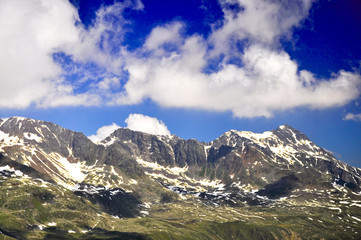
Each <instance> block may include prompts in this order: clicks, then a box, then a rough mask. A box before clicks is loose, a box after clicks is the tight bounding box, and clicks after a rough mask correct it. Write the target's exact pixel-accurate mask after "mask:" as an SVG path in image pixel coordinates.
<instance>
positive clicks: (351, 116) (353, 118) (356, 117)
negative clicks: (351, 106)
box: [343, 113, 361, 121]
mask: <svg viewBox="0 0 361 240" xmlns="http://www.w3.org/2000/svg"><path fill="white" fill-rule="evenodd" d="M343 120H351V121H361V113H359V114H354V113H347V114H346V116H345V117H344V118H343Z"/></svg>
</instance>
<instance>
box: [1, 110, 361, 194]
mask: <svg viewBox="0 0 361 240" xmlns="http://www.w3.org/2000/svg"><path fill="white" fill-rule="evenodd" d="M0 151H1V152H2V154H3V155H5V156H6V157H8V158H9V159H12V160H14V161H16V162H18V163H21V164H23V165H26V166H28V167H31V168H33V169H35V170H36V171H38V172H39V173H42V174H45V175H48V176H49V177H50V178H52V179H53V180H54V181H55V182H57V183H59V184H62V185H64V186H66V187H68V188H71V187H72V186H74V185H75V184H80V183H84V184H93V185H103V186H105V187H107V188H114V187H125V186H131V185H132V183H135V182H137V183H138V180H139V181H143V180H144V179H149V177H150V178H151V179H153V180H154V179H156V180H157V181H159V182H161V183H162V184H163V185H166V186H173V187H178V188H182V189H183V190H184V191H193V190H195V189H198V190H197V191H200V192H204V191H205V192H206V191H213V190H215V189H217V188H222V189H224V188H232V189H233V188H238V189H239V190H258V189H262V188H265V187H266V188H267V189H268V188H270V187H271V186H273V185H274V184H276V185H277V183H280V182H281V183H282V184H281V185H285V184H286V185H287V186H288V188H294V187H295V186H297V187H305V186H322V187H331V186H332V184H339V185H342V186H344V187H347V188H349V189H350V190H352V191H355V192H359V191H360V183H361V170H360V169H358V168H353V167H350V166H348V165H347V164H345V163H343V162H341V161H338V160H337V159H336V158H335V157H334V156H333V155H332V154H331V153H329V152H328V151H326V150H324V149H323V148H321V147H319V146H317V145H316V144H314V143H313V142H311V141H310V140H309V139H308V138H307V137H306V136H305V135H304V134H303V133H301V132H300V131H298V130H296V129H294V128H292V127H290V126H288V125H282V126H280V127H279V128H277V129H276V130H273V131H268V132H264V133H261V134H256V133H252V132H246V131H236V130H231V131H229V132H226V133H225V134H223V135H222V136H220V137H219V138H217V139H215V140H214V141H212V142H210V143H204V142H198V141H196V140H193V139H191V140H184V139H181V138H179V137H177V136H175V135H173V136H156V135H150V134H146V133H141V132H136V131H132V130H129V129H124V128H120V129H118V130H116V131H115V132H114V133H112V134H111V135H110V136H109V137H107V138H106V139H104V140H103V141H102V142H99V143H98V144H94V143H93V142H92V141H90V140H89V139H88V138H87V137H86V136H84V135H83V134H82V133H78V132H73V131H71V130H68V129H64V128H62V127H60V126H57V125H55V124H53V123H50V122H44V121H37V120H32V119H26V118H20V117H13V118H9V119H1V120H0ZM289 181H290V184H288V182H289ZM291 182H292V183H291ZM278 185H279V184H278ZM289 190H291V189H289ZM266 192H267V191H266V190H263V191H262V193H263V194H266ZM280 192H282V191H280ZM286 192H287V191H285V194H286ZM266 195H267V194H266ZM277 196H278V195H277Z"/></svg>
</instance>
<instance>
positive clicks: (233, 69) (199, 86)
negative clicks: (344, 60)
mask: <svg viewBox="0 0 361 240" xmlns="http://www.w3.org/2000/svg"><path fill="white" fill-rule="evenodd" d="M219 2H220V5H221V7H222V10H223V12H224V19H222V20H221V24H220V25H217V27H215V26H214V27H213V29H212V31H211V33H210V35H209V36H208V37H203V36H201V35H197V34H193V35H191V36H187V35H186V34H185V33H186V31H185V30H184V29H185V28H186V25H185V23H182V22H179V21H176V22H170V23H165V24H163V25H161V26H156V27H155V28H154V29H152V31H151V32H150V33H149V35H148V36H147V37H146V39H145V41H144V44H143V45H142V46H140V47H139V48H138V49H135V50H132V51H129V50H128V48H127V46H126V45H125V44H124V36H125V34H126V30H125V28H124V25H125V24H127V23H129V20H126V19H124V18H123V16H122V13H123V11H124V9H126V8H133V9H138V10H141V9H143V5H142V3H141V2H140V1H131V0H128V1H123V2H117V3H115V4H113V5H110V6H106V7H102V8H100V9H99V10H98V12H97V13H96V18H95V20H94V22H93V24H92V25H91V26H89V27H88V28H87V29H85V28H84V27H83V26H82V24H79V21H80V20H79V17H78V13H77V10H76V9H75V8H74V7H73V6H72V5H71V4H70V3H69V1H67V0H54V1H51V2H50V1H46V0H28V1H21V0H4V1H1V2H0V23H1V24H4V26H6V27H3V28H0V78H1V81H0V88H1V89H2V94H1V95H0V108H4V107H10V108H24V107H27V106H29V105H30V104H35V106H38V107H57V106H77V105H83V106H103V105H124V104H140V103H142V101H144V100H146V99H151V100H152V101H154V102H156V103H158V104H159V105H161V106H165V107H178V108H193V109H205V110H211V111H230V112H232V113H233V114H234V115H235V116H237V117H260V116H264V117H271V116H273V115H274V114H275V113H276V112H277V111H283V110H289V109H294V108H297V107H308V108H311V109H314V108H317V109H324V108H331V107H336V106H342V105H345V104H347V103H349V102H350V101H352V100H354V99H356V98H357V97H358V96H360V93H361V77H360V75H359V74H357V73H352V72H346V71H343V70H338V71H337V72H335V73H334V74H333V75H332V77H330V78H329V79H321V78H317V77H316V76H315V75H314V74H313V73H312V72H309V71H307V69H299V66H298V64H297V62H296V61H295V60H292V59H291V58H290V56H289V55H288V54H287V52H285V51H284V50H282V48H281V44H280V42H279V39H280V38H282V37H290V36H291V33H292V30H293V28H294V27H297V26H299V25H300V23H301V22H302V20H303V19H305V18H306V17H307V16H308V13H309V9H310V8H311V6H312V3H313V0H297V1H292V2H291V1H281V0H280V1H277V0H276V1H268V0H219ZM230 5H233V6H236V7H229V6H230ZM128 27H129V24H128ZM244 40H245V44H241V45H240V44H239V43H240V42H242V41H244ZM235 46H237V48H239V47H241V48H242V49H241V50H239V49H237V48H235ZM58 52H60V53H63V55H64V56H63V58H64V59H65V60H59V59H58V60H54V58H53V56H52V55H53V54H54V53H58ZM67 58H69V59H70V60H69V59H67ZM218 58H220V60H216V63H215V59H218ZM231 59H233V60H234V59H236V60H237V62H238V64H233V63H231V62H232V61H230V60H231ZM210 62H212V64H213V65H216V66H215V67H211V68H210V67H209V66H210ZM67 64H68V65H70V67H67ZM94 66H95V67H94ZM95 68H96V70H94V69H95ZM91 69H93V70H94V71H93V72H92V71H91ZM206 70H207V71H206ZM79 72H81V74H80V75H81V76H80V75H79ZM76 74H78V75H79V76H77V77H74V76H75V75H76ZM69 76H70V78H67V77H69ZM149 118H150V117H147V116H143V115H130V116H129V118H128V119H127V124H128V126H129V127H130V128H132V127H133V126H136V127H134V128H137V129H135V130H140V131H147V129H158V127H159V126H163V130H164V129H165V130H164V131H163V130H159V131H160V133H159V131H158V130H155V132H154V134H158V133H159V134H169V131H168V130H167V128H166V126H165V125H164V123H162V122H159V121H158V120H157V119H153V120H149ZM146 119H148V120H147V121H146ZM150 119H152V118H150ZM157 121H158V122H157ZM128 122H129V123H128ZM137 122H141V123H142V122H143V123H144V124H143V125H145V126H148V127H146V129H145V130H141V129H140V128H139V129H138V126H139V124H135V123H137ZM151 122H152V123H151ZM145 123H147V124H148V125H147V124H145ZM154 126H158V127H154ZM160 129H162V128H160ZM162 131H163V132H162Z"/></svg>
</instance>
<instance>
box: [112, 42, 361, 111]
mask: <svg viewBox="0 0 361 240" xmlns="http://www.w3.org/2000/svg"><path fill="white" fill-rule="evenodd" d="M205 58H206V49H205V45H204V42H203V41H202V39H201V38H199V37H196V36H193V37H190V38H188V39H187V40H186V41H185V44H184V46H183V48H182V51H181V52H180V53H178V54H172V55H170V56H168V57H164V56H163V57H157V56H154V57H151V58H147V59H132V60H131V61H130V63H129V66H128V70H129V80H128V82H127V83H126V85H125V86H124V88H125V90H126V92H125V94H123V95H121V96H120V97H119V98H118V99H116V102H115V103H116V104H136V103H139V102H141V101H142V100H144V99H146V98H150V99H152V100H153V101H155V102H157V103H158V104H160V105H162V106H166V107H183V108H196V109H206V110H213V111H232V112H233V114H234V115H235V116H237V117H259V116H265V117H270V116H272V115H273V114H274V112H275V111H279V110H287V109H292V108H295V107H302V106H306V107H310V108H319V109H322V108H329V107H334V106H341V105H344V104H346V103H348V102H350V101H351V100H353V99H355V98H357V96H358V95H359V94H360V87H361V78H360V76H359V75H357V74H353V73H349V72H345V71H340V72H339V73H338V74H336V75H335V76H334V77H333V78H332V79H317V80H316V78H315V77H314V76H313V75H312V73H310V72H307V71H305V70H304V71H300V72H299V71H298V66H297V63H296V62H294V61H292V60H291V59H290V57H289V55H288V54H287V53H285V52H283V51H278V52H276V51H272V50H270V49H268V48H266V47H263V46H262V45H252V46H251V47H249V48H247V49H245V52H244V54H243V55H242V62H243V63H244V66H242V67H239V66H236V65H232V64H224V65H223V67H222V69H221V70H219V71H218V72H214V73H212V74H205V73H203V72H202V69H203V68H204V67H205V65H206V59H205Z"/></svg>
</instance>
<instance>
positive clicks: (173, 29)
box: [144, 22, 183, 50]
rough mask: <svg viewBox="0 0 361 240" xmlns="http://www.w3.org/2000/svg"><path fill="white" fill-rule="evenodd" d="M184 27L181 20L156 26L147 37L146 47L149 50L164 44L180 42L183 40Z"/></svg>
mask: <svg viewBox="0 0 361 240" xmlns="http://www.w3.org/2000/svg"><path fill="white" fill-rule="evenodd" d="M182 27H183V24H182V23H180V22H174V23H171V24H166V25H165V26H161V27H155V28H154V29H153V30H152V32H151V33H150V34H149V36H148V37H147V40H146V42H145V43H144V47H145V48H146V49H148V50H155V49H157V48H159V47H160V46H162V45H163V44H167V43H168V44H169V43H173V44H176V45H178V44H180V43H181V42H182V40H183V39H182V37H181V35H180V30H181V28H182Z"/></svg>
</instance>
